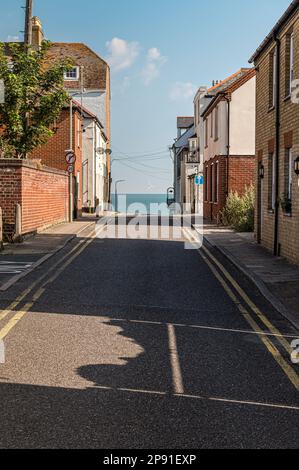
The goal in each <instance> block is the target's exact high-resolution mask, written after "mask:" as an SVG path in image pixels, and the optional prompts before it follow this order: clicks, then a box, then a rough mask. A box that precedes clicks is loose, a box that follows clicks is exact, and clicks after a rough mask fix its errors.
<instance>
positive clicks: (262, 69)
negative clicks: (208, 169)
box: [256, 12, 299, 263]
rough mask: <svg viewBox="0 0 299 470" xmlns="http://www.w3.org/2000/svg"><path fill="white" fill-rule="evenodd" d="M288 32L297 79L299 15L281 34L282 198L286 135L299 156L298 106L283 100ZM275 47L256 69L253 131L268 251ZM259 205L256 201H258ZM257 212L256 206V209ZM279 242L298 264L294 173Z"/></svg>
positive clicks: (271, 240)
mask: <svg viewBox="0 0 299 470" xmlns="http://www.w3.org/2000/svg"><path fill="white" fill-rule="evenodd" d="M290 29H292V30H293V33H294V46H295V54H294V57H295V77H294V78H295V79H299V12H297V15H296V17H293V18H292V19H291V20H290V21H289V22H288V23H287V24H286V25H285V26H284V28H283V30H282V31H281V33H280V35H279V38H280V40H281V53H280V60H281V87H280V113H281V116H280V120H281V126H280V149H279V172H280V177H279V195H280V198H281V197H283V194H284V192H285V151H286V146H285V134H286V133H288V132H290V131H292V133H293V147H292V148H293V156H294V157H295V158H296V157H297V156H299V104H294V103H292V101H291V99H290V98H288V99H286V93H285V91H286V90H285V80H286V65H285V64H286V41H287V34H288V33H289V31H290ZM274 47H275V43H274V41H273V42H272V43H271V44H270V45H269V47H268V48H267V49H266V50H265V51H264V52H263V53H262V55H261V56H260V57H259V58H258V60H257V63H256V66H257V128H256V152H257V157H256V158H257V160H258V155H260V156H261V153H262V161H263V165H264V168H265V177H264V179H263V181H262V201H263V202H262V206H263V207H262V210H263V222H262V227H261V243H262V244H263V245H264V246H266V247H267V248H268V249H270V250H273V248H274V220H275V215H274V213H273V212H272V211H271V210H269V204H268V200H269V192H268V178H269V168H268V158H269V145H270V149H271V145H272V143H271V141H273V139H275V118H276V112H275V109H269V74H270V60H269V56H270V54H271V51H273V48H274ZM257 169H258V165H256V183H257V184H256V188H258V171H257ZM257 204H258V202H257ZM257 209H258V207H257ZM257 233H258V211H257V210H256V236H257ZM279 243H280V246H281V255H282V256H285V257H286V258H288V259H290V260H291V261H294V262H296V263H299V186H298V178H297V177H296V175H295V173H294V171H293V196H292V215H291V216H288V215H286V214H285V213H284V212H283V210H282V208H281V206H280V207H279Z"/></svg>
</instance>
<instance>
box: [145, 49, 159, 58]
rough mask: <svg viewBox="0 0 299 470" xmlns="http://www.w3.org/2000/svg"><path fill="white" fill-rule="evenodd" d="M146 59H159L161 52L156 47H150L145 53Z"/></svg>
mask: <svg viewBox="0 0 299 470" xmlns="http://www.w3.org/2000/svg"><path fill="white" fill-rule="evenodd" d="M147 57H148V60H160V59H161V52H160V51H159V49H157V48H156V47H152V48H151V49H149V50H148V53H147Z"/></svg>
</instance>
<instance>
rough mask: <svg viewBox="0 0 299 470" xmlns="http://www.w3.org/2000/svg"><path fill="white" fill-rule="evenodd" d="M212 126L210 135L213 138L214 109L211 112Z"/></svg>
mask: <svg viewBox="0 0 299 470" xmlns="http://www.w3.org/2000/svg"><path fill="white" fill-rule="evenodd" d="M210 127H211V134H210V136H211V138H213V111H212V112H211V126H210Z"/></svg>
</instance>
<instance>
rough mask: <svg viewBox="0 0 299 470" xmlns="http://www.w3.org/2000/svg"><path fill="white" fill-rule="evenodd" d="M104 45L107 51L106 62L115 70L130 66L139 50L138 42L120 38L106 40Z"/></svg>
mask: <svg viewBox="0 0 299 470" xmlns="http://www.w3.org/2000/svg"><path fill="white" fill-rule="evenodd" d="M106 47H107V49H108V52H109V57H108V62H109V64H110V65H111V67H112V68H114V69H115V70H116V71H119V70H124V69H128V68H130V67H131V66H132V65H133V63H134V62H135V60H136V58H137V57H138V55H139V52H140V46H139V43H138V42H128V41H126V40H125V39H120V38H113V39H112V40H111V41H108V42H107V43H106Z"/></svg>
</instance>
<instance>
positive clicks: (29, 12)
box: [24, 0, 33, 46]
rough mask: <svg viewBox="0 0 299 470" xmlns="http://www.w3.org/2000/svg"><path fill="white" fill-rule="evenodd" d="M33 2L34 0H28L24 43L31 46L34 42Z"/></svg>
mask: <svg viewBox="0 0 299 470" xmlns="http://www.w3.org/2000/svg"><path fill="white" fill-rule="evenodd" d="M32 3H33V0H26V7H25V36H24V44H25V45H26V46H31V44H32Z"/></svg>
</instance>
